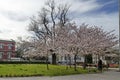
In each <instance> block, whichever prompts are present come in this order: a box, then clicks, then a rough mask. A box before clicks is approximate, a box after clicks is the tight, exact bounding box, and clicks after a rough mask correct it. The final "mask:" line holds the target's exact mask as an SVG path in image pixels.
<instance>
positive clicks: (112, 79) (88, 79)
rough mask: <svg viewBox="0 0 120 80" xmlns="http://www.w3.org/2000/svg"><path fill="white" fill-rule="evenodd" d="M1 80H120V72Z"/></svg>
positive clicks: (2, 79)
mask: <svg viewBox="0 0 120 80" xmlns="http://www.w3.org/2000/svg"><path fill="white" fill-rule="evenodd" d="M0 80H120V72H117V71H107V72H103V73H97V74H80V75H70V76H57V77H21V78H19V77H17V78H0Z"/></svg>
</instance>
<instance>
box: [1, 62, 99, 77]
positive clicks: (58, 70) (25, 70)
mask: <svg viewBox="0 0 120 80" xmlns="http://www.w3.org/2000/svg"><path fill="white" fill-rule="evenodd" d="M49 68H50V70H47V69H46V65H45V64H0V77H24V76H63V75H73V74H85V73H89V72H96V71H97V70H96V69H91V70H90V71H88V70H83V69H82V68H77V71H74V68H69V69H67V70H66V66H60V65H49Z"/></svg>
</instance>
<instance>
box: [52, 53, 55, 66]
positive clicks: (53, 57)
mask: <svg viewBox="0 0 120 80" xmlns="http://www.w3.org/2000/svg"><path fill="white" fill-rule="evenodd" d="M52 64H56V54H55V53H53V54H52Z"/></svg>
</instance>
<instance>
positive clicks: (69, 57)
mask: <svg viewBox="0 0 120 80" xmlns="http://www.w3.org/2000/svg"><path fill="white" fill-rule="evenodd" d="M68 59H69V66H70V68H71V57H70V55H69V54H68Z"/></svg>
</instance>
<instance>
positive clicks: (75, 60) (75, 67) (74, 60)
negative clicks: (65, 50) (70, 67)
mask: <svg viewBox="0 0 120 80" xmlns="http://www.w3.org/2000/svg"><path fill="white" fill-rule="evenodd" d="M76 57H77V55H76V54H75V56H74V69H75V71H77V68H76Z"/></svg>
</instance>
